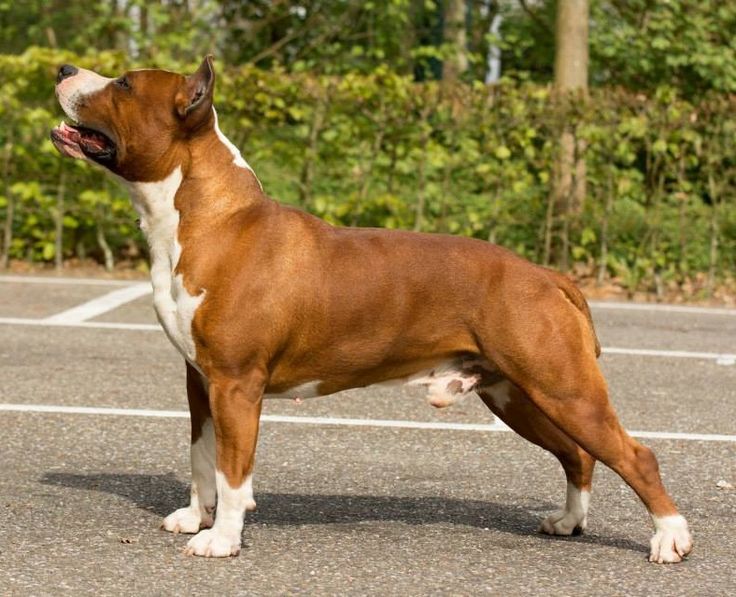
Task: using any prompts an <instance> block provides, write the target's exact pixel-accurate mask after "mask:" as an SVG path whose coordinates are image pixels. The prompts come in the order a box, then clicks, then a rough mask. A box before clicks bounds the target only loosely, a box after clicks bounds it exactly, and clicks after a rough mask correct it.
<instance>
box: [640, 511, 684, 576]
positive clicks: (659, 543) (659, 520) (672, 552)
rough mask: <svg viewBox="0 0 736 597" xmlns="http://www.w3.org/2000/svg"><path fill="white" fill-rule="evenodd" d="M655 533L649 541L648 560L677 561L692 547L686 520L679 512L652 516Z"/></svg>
mask: <svg viewBox="0 0 736 597" xmlns="http://www.w3.org/2000/svg"><path fill="white" fill-rule="evenodd" d="M652 521H653V522H654V528H655V531H656V532H655V533H654V536H653V537H652V540H651V541H650V546H651V551H650V553H649V561H650V562H657V563H658V564H666V563H674V562H679V561H681V560H682V558H684V557H685V556H686V555H687V554H688V553H690V550H691V549H692V547H693V540H692V537H691V536H690V531H689V530H688V528H687V521H686V520H685V518H684V517H683V516H681V515H680V514H673V515H671V516H652Z"/></svg>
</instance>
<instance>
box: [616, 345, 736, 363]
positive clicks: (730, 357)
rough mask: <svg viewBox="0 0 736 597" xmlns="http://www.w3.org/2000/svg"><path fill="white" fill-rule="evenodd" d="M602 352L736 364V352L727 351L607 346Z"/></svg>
mask: <svg viewBox="0 0 736 597" xmlns="http://www.w3.org/2000/svg"><path fill="white" fill-rule="evenodd" d="M602 351H603V354H625V355H634V356H642V357H667V358H671V359H707V360H715V362H716V363H717V364H719V365H734V364H736V354H732V353H728V352H721V353H718V352H694V351H690V350H657V349H652V348H618V347H614V346H609V347H607V348H603V349H602Z"/></svg>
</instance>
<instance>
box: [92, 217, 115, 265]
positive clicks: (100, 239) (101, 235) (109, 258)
mask: <svg viewBox="0 0 736 597" xmlns="http://www.w3.org/2000/svg"><path fill="white" fill-rule="evenodd" d="M95 233H96V238H97V244H98V245H99V247H100V249H101V250H102V255H103V256H104V259H105V271H108V272H111V271H112V270H113V268H114V267H115V258H114V256H113V254H112V250H111V249H110V245H109V244H108V243H107V238H105V231H104V230H103V228H102V224H100V223H98V224H97V229H96V230H95Z"/></svg>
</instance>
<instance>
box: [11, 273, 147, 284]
mask: <svg viewBox="0 0 736 597" xmlns="http://www.w3.org/2000/svg"><path fill="white" fill-rule="evenodd" d="M136 281H137V280H105V279H100V278H69V277H61V276H54V277H51V276H48V277H46V276H12V275H3V276H0V284H1V283H3V282H14V283H21V284H69V285H74V284H79V285H80V286H130V285H131V284H134V283H135V282H136Z"/></svg>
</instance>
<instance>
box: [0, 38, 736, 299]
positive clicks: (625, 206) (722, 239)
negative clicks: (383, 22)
mask: <svg viewBox="0 0 736 597" xmlns="http://www.w3.org/2000/svg"><path fill="white" fill-rule="evenodd" d="M63 62H73V63H75V64H78V65H81V66H85V67H87V68H93V69H96V70H99V71H101V72H104V73H107V74H116V73H119V72H122V71H123V70H124V69H125V68H126V67H127V66H129V65H127V64H124V59H123V57H122V56H121V55H118V54H114V53H100V54H96V55H92V56H84V57H80V56H73V55H70V54H66V53H63V52H53V51H50V50H45V49H38V48H35V49H30V50H28V51H27V52H25V53H24V54H23V55H20V56H0V81H2V84H0V121H1V122H2V127H0V148H1V150H2V153H1V154H0V175H1V176H2V178H3V185H2V187H0V221H3V222H6V221H7V214H8V200H9V199H10V200H11V201H12V203H13V204H14V210H13V213H12V221H11V224H12V236H13V238H12V243H11V245H10V248H9V249H10V250H9V252H10V256H11V257H12V258H18V259H29V260H34V261H49V260H53V259H54V258H55V257H57V255H56V253H57V248H58V247H59V246H60V247H61V250H62V251H63V257H64V258H67V257H72V256H92V257H94V258H96V259H98V260H103V258H104V255H105V253H107V255H108V261H110V259H111V258H115V259H128V260H134V261H135V260H142V259H143V258H144V256H145V245H144V243H143V242H142V239H141V237H140V234H139V233H138V231H137V229H136V226H135V215H134V212H133V210H132V209H131V207H130V205H129V202H128V200H127V197H126V194H125V192H124V191H123V190H122V189H121V188H119V187H118V186H117V185H116V184H115V183H114V182H113V181H112V180H111V179H110V178H108V177H105V176H104V175H103V173H102V172H101V171H99V170H98V169H96V168H94V167H91V166H89V165H88V164H84V163H81V162H72V161H70V160H64V159H61V158H60V157H59V156H58V155H57V153H56V152H55V150H54V149H53V147H52V146H51V143H50V142H49V141H48V131H49V129H50V128H51V127H52V126H53V125H54V124H56V123H57V122H58V120H59V119H60V118H61V117H62V114H61V110H60V108H58V106H57V105H56V101H55V98H54V95H53V83H54V77H55V72H56V68H57V66H58V65H59V64H61V63H63ZM161 66H166V67H169V68H178V69H183V68H187V67H189V68H193V67H194V66H195V65H183V66H182V65H174V64H162V65H161ZM216 95H217V97H216V105H217V107H218V114H219V116H220V121H221V122H220V125H221V128H222V129H223V131H225V133H226V134H227V135H228V136H229V137H230V138H231V139H232V141H233V142H234V143H235V144H236V145H238V146H239V147H240V148H241V149H242V151H243V154H244V155H245V157H246V159H247V160H248V161H249V163H250V164H251V165H252V166H253V167H254V169H255V170H256V172H257V174H258V175H259V177H260V178H261V180H262V182H263V185H264V187H265V189H266V191H267V192H268V193H269V194H271V195H272V196H274V197H276V198H278V199H280V200H281V201H284V202H288V203H292V204H298V205H301V206H303V207H304V208H305V209H308V210H309V211H311V212H313V213H315V214H317V215H319V216H321V217H323V218H325V219H327V220H328V221H330V222H333V223H336V224H344V225H361V226H386V227H394V228H413V229H418V230H427V231H445V232H451V233H454V234H464V235H470V236H475V237H478V238H486V239H491V240H493V241H495V242H498V243H500V244H503V245H505V246H507V247H509V248H511V249H513V250H515V251H517V252H519V253H521V254H522V255H525V256H526V257H529V258H530V259H533V260H536V261H541V260H543V259H544V258H545V247H544V245H545V242H544V241H545V234H546V233H547V232H548V228H550V227H551V228H550V230H549V232H550V234H551V238H552V241H553V245H554V246H555V247H556V249H555V251H554V252H553V253H552V254H551V257H552V258H553V259H557V260H559V259H560V250H564V251H567V252H568V253H569V258H570V259H569V261H570V262H572V263H574V264H576V267H578V268H580V269H581V270H587V271H590V272H593V271H596V269H600V270H601V271H600V273H601V274H606V275H614V276H617V277H618V278H619V279H620V280H621V281H622V282H623V283H624V284H625V285H626V286H627V287H629V288H630V289H631V290H634V289H638V288H651V287H653V286H654V285H655V284H659V285H661V284H666V283H684V282H688V281H692V280H693V279H702V280H705V279H706V278H707V276H708V275H709V274H710V278H711V280H710V281H711V282H714V281H715V280H716V279H718V278H720V279H723V278H726V277H730V276H731V275H732V272H733V271H734V266H735V265H736V204H735V203H734V199H733V197H734V191H735V190H736V161H735V160H736V158H735V157H734V156H736V147H735V145H736V110H735V108H736V100H734V98H732V97H727V96H723V95H713V96H711V97H703V98H700V101H699V103H698V104H697V105H694V104H691V103H688V102H686V101H684V100H682V99H681V98H678V97H676V96H675V95H674V92H673V91H671V90H668V89H661V90H659V92H658V93H656V94H655V95H654V96H643V95H638V94H634V93H630V92H626V91H624V90H619V89H596V90H594V91H593V92H592V96H591V97H590V99H589V100H588V101H587V102H580V101H577V102H572V103H568V104H565V103H562V102H559V101H555V100H554V99H553V98H552V97H551V94H550V89H549V88H547V87H544V86H539V85H535V84H530V83H519V82H514V81H504V82H502V83H501V84H499V85H496V86H493V87H488V86H485V85H481V84H476V85H474V86H472V87H471V86H466V87H457V88H454V89H449V90H448V89H442V88H441V87H440V86H438V85H437V84H436V83H415V82H413V81H412V80H411V79H410V78H408V77H402V76H398V75H396V74H395V73H393V72H392V71H391V70H390V69H389V68H387V67H384V68H378V69H377V70H375V71H374V72H373V73H371V74H368V75H365V74H361V75H357V74H356V75H346V76H344V77H340V78H332V77H326V76H314V75H310V74H308V73H301V74H287V73H285V72H282V71H279V70H278V69H274V70H271V71H263V70H258V69H255V68H246V67H234V68H225V69H222V68H220V70H219V72H218V85H217V92H216ZM566 123H567V124H566ZM566 125H567V126H568V127H569V129H570V130H572V131H573V132H574V134H575V135H576V137H577V138H578V139H580V140H581V141H584V147H585V151H584V158H585V160H586V164H587V181H588V184H587V199H586V201H585V203H584V204H583V205H581V206H577V207H575V208H573V209H562V210H561V209H559V206H554V209H553V211H552V212H551V213H552V214H553V216H554V217H553V218H552V219H549V218H548V217H547V214H548V207H549V201H550V197H551V196H552V193H551V192H550V186H551V180H552V178H553V176H554V172H555V161H556V156H557V154H558V147H559V138H560V135H561V132H562V130H563V127H564V126H566ZM563 229H564V230H567V231H568V232H569V234H568V236H569V241H568V242H566V243H564V244H563V245H561V243H560V237H559V235H560V231H561V230H563ZM58 230H61V231H62V237H61V239H60V242H57V240H58V239H57V231H58ZM106 247H108V248H109V250H108V248H106ZM560 247H562V248H560ZM602 255H603V256H602ZM602 261H603V262H602Z"/></svg>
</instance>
